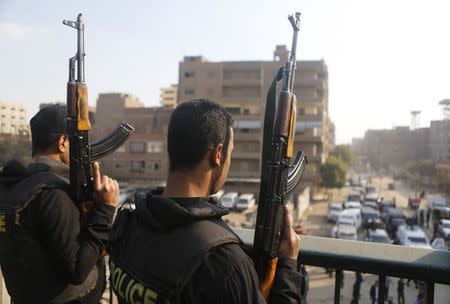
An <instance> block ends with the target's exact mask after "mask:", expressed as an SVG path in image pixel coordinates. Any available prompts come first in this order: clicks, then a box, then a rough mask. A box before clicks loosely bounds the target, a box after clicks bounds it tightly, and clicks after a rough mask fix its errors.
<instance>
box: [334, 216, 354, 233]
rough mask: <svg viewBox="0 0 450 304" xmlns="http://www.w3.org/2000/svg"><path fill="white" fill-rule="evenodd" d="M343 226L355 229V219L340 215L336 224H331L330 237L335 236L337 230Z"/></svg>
mask: <svg viewBox="0 0 450 304" xmlns="http://www.w3.org/2000/svg"><path fill="white" fill-rule="evenodd" d="M343 226H348V227H353V228H355V229H356V223H355V220H354V219H353V218H346V217H342V216H340V217H339V218H338V220H337V221H336V224H335V225H334V226H333V228H331V237H332V238H336V237H337V232H338V230H339V229H341V228H342V227H343Z"/></svg>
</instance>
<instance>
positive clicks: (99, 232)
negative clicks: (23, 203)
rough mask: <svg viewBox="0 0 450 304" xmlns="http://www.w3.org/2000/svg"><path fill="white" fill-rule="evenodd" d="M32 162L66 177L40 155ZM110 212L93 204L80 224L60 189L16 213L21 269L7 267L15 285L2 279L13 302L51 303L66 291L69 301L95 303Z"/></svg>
mask: <svg viewBox="0 0 450 304" xmlns="http://www.w3.org/2000/svg"><path fill="white" fill-rule="evenodd" d="M37 163H39V165H40V164H45V165H48V166H49V167H50V171H51V172H53V173H55V174H56V175H58V176H59V177H61V178H62V179H66V178H67V176H68V173H69V171H68V167H67V166H66V165H64V164H63V163H61V162H58V161H56V160H52V159H50V158H48V157H40V158H39V159H38V160H37ZM24 191H27V189H24ZM28 191H29V190H28ZM114 212H115V208H114V207H111V206H108V205H105V204H94V205H93V207H92V208H91V210H90V211H89V213H88V216H87V217H86V218H85V219H83V222H84V223H83V224H82V223H81V220H82V215H81V213H80V210H79V209H78V208H77V206H76V205H75V203H74V202H73V201H72V199H71V198H70V197H69V195H68V194H67V193H66V192H65V190H63V189H59V188H51V189H43V190H42V191H41V192H40V193H39V194H38V195H37V196H36V197H35V198H34V199H33V200H32V201H31V202H30V204H29V205H28V206H27V207H26V208H25V209H24V210H22V211H21V212H20V218H19V219H20V228H19V231H18V233H17V234H16V238H18V240H17V241H16V247H17V248H16V249H15V250H16V254H17V259H16V265H20V266H19V267H17V266H16V267H15V269H12V270H13V272H14V274H13V275H14V276H15V277H16V278H17V279H18V280H17V281H16V282H19V283H18V286H11V284H9V286H8V281H6V285H7V287H8V288H14V289H17V290H16V291H14V292H13V294H16V295H17V296H15V298H14V301H15V302H16V303H50V302H51V301H52V300H54V299H57V298H63V299H65V298H66V295H67V294H68V293H71V295H72V296H71V297H69V298H70V299H73V298H74V295H75V298H77V299H76V300H74V301H70V303H89V304H90V303H98V302H99V301H100V299H101V296H102V293H103V291H104V288H105V285H106V278H105V264H104V258H103V257H101V251H102V250H103V248H104V244H105V243H106V242H107V241H108V240H109V232H110V228H111V224H112V219H113V216H114ZM13 267H14V266H13ZM5 279H6V276H5ZM70 285H72V287H70ZM85 286H88V288H89V289H87V290H86V287H85ZM69 290H71V292H69ZM77 294H79V296H78V297H77Z"/></svg>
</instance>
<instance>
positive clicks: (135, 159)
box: [93, 93, 172, 187]
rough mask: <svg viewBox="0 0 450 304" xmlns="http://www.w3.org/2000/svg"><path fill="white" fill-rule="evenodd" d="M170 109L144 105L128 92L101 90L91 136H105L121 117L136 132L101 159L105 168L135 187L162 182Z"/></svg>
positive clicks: (166, 166) (153, 185) (165, 160)
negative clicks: (102, 91) (102, 92)
mask: <svg viewBox="0 0 450 304" xmlns="http://www.w3.org/2000/svg"><path fill="white" fill-rule="evenodd" d="M171 113H172V109H171V108H166V107H145V106H144V104H143V103H142V102H141V101H139V100H138V99H137V98H135V97H133V96H131V95H128V94H121V93H107V94H100V95H99V97H98V99H97V109H96V115H95V120H96V124H95V127H94V132H93V135H94V136H93V138H94V140H95V139H100V138H103V137H104V136H106V135H107V134H108V133H109V132H111V131H112V130H113V129H114V128H115V127H116V126H117V125H118V124H119V123H120V122H121V121H125V122H128V123H130V124H132V125H133V126H134V128H135V133H134V134H133V135H132V136H131V137H130V138H129V139H128V141H127V142H126V143H125V144H124V145H123V146H122V147H121V148H119V150H117V151H116V152H114V153H113V154H112V155H110V156H108V157H106V158H104V159H102V160H101V162H102V167H103V168H104V171H105V172H106V173H109V174H111V175H113V176H114V177H115V178H117V179H119V180H120V181H122V182H129V183H133V184H134V185H135V186H136V187H139V186H142V187H144V186H145V187H155V186H159V185H161V184H162V183H164V182H165V180H166V178H167V173H168V157H167V152H166V151H167V148H166V145H167V144H166V142H167V140H166V138H167V127H168V124H169V118H170V115H171Z"/></svg>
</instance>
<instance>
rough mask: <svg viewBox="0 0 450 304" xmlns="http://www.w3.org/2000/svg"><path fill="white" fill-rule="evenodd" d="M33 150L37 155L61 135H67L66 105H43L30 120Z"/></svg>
mask: <svg viewBox="0 0 450 304" xmlns="http://www.w3.org/2000/svg"><path fill="white" fill-rule="evenodd" d="M30 128H31V141H32V152H31V155H32V156H35V155H36V154H38V153H41V152H43V151H45V150H47V149H48V148H50V147H51V146H52V145H54V144H55V143H56V142H57V141H58V140H59V138H60V137H61V136H63V135H66V107H65V106H63V105H58V104H56V105H49V106H46V107H43V108H42V109H40V110H39V112H38V113H37V114H36V115H34V116H33V118H31V120H30Z"/></svg>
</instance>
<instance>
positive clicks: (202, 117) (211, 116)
mask: <svg viewBox="0 0 450 304" xmlns="http://www.w3.org/2000/svg"><path fill="white" fill-rule="evenodd" d="M232 125H233V120H232V118H231V115H230V113H228V111H227V110H225V108H223V107H222V106H221V105H219V104H218V103H215V102H213V101H211V100H207V99H194V100H191V101H188V102H184V103H182V104H180V105H179V106H177V107H176V108H175V110H174V111H173V113H172V116H171V117H170V122H169V130H168V135H167V150H168V153H169V159H170V168H169V170H170V171H175V170H179V169H192V168H194V167H195V166H196V165H198V163H200V161H201V160H202V158H203V156H204V155H205V153H206V152H207V151H208V149H210V148H212V147H214V146H215V145H217V144H220V143H222V144H223V150H222V152H223V155H224V156H225V157H226V155H227V152H228V147H229V143H230V129H231V127H232ZM224 159H225V158H224Z"/></svg>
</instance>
